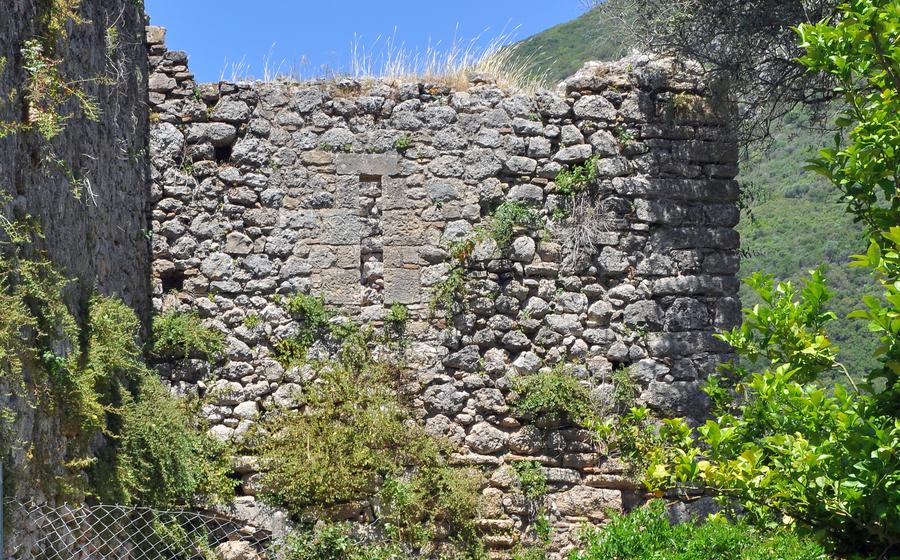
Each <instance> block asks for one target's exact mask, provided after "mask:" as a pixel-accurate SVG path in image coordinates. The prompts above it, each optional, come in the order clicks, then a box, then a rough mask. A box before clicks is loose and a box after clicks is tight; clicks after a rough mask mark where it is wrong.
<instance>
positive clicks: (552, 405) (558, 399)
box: [511, 362, 593, 424]
mask: <svg viewBox="0 0 900 560" xmlns="http://www.w3.org/2000/svg"><path fill="white" fill-rule="evenodd" d="M511 385H512V388H513V390H514V391H515V392H516V393H517V398H516V399H515V400H514V401H513V403H512V406H513V408H514V409H515V410H516V411H517V412H518V413H519V414H523V415H530V416H534V417H546V418H549V419H551V420H554V421H571V422H573V423H576V424H584V423H588V422H589V421H590V419H591V418H592V416H593V414H592V411H593V402H592V399H591V395H590V390H589V389H588V387H587V386H586V385H585V384H584V383H582V382H581V381H579V380H578V379H577V378H576V377H575V376H574V375H572V372H571V371H570V369H569V367H568V365H567V364H566V363H564V362H560V363H558V364H556V365H555V366H553V368H550V369H546V370H542V371H539V372H537V373H532V374H526V375H519V376H516V377H513V378H512V380H511Z"/></svg>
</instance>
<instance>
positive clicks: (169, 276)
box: [160, 270, 185, 294]
mask: <svg viewBox="0 0 900 560" xmlns="http://www.w3.org/2000/svg"><path fill="white" fill-rule="evenodd" d="M160 280H162V289H163V293H164V294H167V293H169V292H172V291H175V292H180V291H181V290H183V289H184V280H185V275H184V271H181V270H169V271H167V272H164V273H162V274H161V275H160Z"/></svg>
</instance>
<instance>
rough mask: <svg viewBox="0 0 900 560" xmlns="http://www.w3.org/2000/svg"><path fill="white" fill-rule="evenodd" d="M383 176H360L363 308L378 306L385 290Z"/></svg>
mask: <svg viewBox="0 0 900 560" xmlns="http://www.w3.org/2000/svg"><path fill="white" fill-rule="evenodd" d="M381 196H382V187H381V175H369V174H360V176H359V214H360V219H361V221H362V235H361V236H360V240H359V243H360V250H359V277H360V284H361V285H362V287H363V302H362V304H363V305H378V304H380V303H381V302H382V299H383V298H382V292H383V290H384V247H383V245H382V224H381V207H380V202H381Z"/></svg>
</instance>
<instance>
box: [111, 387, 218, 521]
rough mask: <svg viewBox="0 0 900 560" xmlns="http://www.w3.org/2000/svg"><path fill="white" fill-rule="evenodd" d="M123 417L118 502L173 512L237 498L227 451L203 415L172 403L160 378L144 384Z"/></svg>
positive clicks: (179, 402) (117, 470)
mask: <svg viewBox="0 0 900 560" xmlns="http://www.w3.org/2000/svg"><path fill="white" fill-rule="evenodd" d="M121 414H122V428H121V433H120V434H119V435H118V445H117V451H118V453H117V455H116V458H115V462H116V464H115V479H114V484H116V485H118V487H117V488H116V490H117V493H118V494H119V495H118V496H115V497H116V498H117V499H118V500H120V501H124V502H125V503H136V504H142V505H150V506H156V507H171V506H175V505H190V504H195V503H199V502H203V501H222V500H224V499H227V498H229V497H231V496H232V495H233V492H234V486H235V483H234V481H233V480H231V479H230V478H228V475H229V474H230V473H231V455H230V453H229V449H228V447H227V446H225V445H224V444H221V443H218V442H217V441H215V440H213V439H212V438H211V437H210V436H208V435H207V434H206V431H205V428H206V426H205V425H204V424H203V423H202V422H201V421H200V420H199V418H200V414H199V411H198V410H196V409H193V408H192V407H190V406H189V403H188V402H187V401H185V400H182V399H178V398H176V397H173V396H172V395H171V394H170V393H169V390H168V389H167V388H166V387H164V386H163V384H162V383H161V382H160V381H159V380H158V379H157V378H156V377H153V376H147V377H145V378H143V379H142V380H141V381H140V384H139V387H138V389H137V391H136V395H135V397H134V400H133V401H132V402H130V403H128V404H126V405H125V406H124V407H123V409H122V412H121ZM107 484H109V481H108V482H107ZM111 489H112V488H111V487H107V488H105V489H104V492H105V493H108V492H109V491H110V490H111Z"/></svg>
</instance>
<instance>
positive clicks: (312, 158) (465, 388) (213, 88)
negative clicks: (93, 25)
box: [148, 28, 739, 548]
mask: <svg viewBox="0 0 900 560" xmlns="http://www.w3.org/2000/svg"><path fill="white" fill-rule="evenodd" d="M148 32H149V38H150V49H151V50H150V55H151V56H150V62H151V67H152V74H151V76H150V90H151V93H150V96H151V97H150V101H151V111H152V112H153V115H152V117H151V118H152V120H153V121H154V122H155V124H153V126H152V132H151V155H152V164H153V232H154V237H153V255H154V261H153V282H154V305H155V307H156V309H157V310H159V311H162V310H168V309H179V310H181V311H197V312H199V313H200V314H201V316H202V317H204V318H205V320H206V321H207V323H208V324H210V325H212V326H215V327H216V328H218V329H221V330H222V331H223V332H225V333H227V354H228V356H227V361H226V362H225V363H224V364H223V365H221V366H217V367H213V368H211V369H210V367H209V366H208V365H206V364H204V363H202V362H199V361H190V360H188V361H186V362H185V363H182V364H180V365H178V366H177V367H173V368H170V369H168V370H165V373H166V375H168V376H169V377H170V379H171V380H172V382H173V383H175V384H176V385H179V386H180V387H181V389H183V390H193V389H195V388H196V387H198V386H199V387H200V388H201V389H202V390H204V391H206V392H207V393H208V394H210V395H214V398H215V399H217V402H215V404H214V405H211V406H209V407H207V409H206V413H207V414H208V417H209V419H210V420H211V421H212V422H213V424H214V428H213V431H214V433H215V434H217V435H218V436H219V437H221V438H223V439H231V438H237V439H240V438H241V437H242V434H244V433H245V432H246V430H247V429H248V427H249V426H250V425H251V424H252V423H253V422H254V421H255V420H256V419H257V418H258V417H259V415H261V414H265V412H266V411H267V410H271V409H272V408H273V407H275V406H291V405H293V404H294V403H293V399H292V396H293V395H294V394H295V393H296V392H297V391H299V390H300V389H301V384H302V377H303V375H304V371H303V370H302V368H294V369H292V370H289V371H284V369H283V368H282V366H281V365H279V363H278V362H277V361H276V360H275V359H274V358H273V344H274V343H275V342H277V341H278V340H282V339H284V338H285V337H287V336H289V335H290V334H291V333H292V332H294V331H295V330H296V328H297V325H296V324H295V323H293V322H292V320H291V318H290V317H289V316H288V314H287V313H286V312H285V311H284V310H283V309H282V307H281V306H280V305H279V304H278V303H277V301H276V294H283V295H290V294H293V293H297V292H307V293H311V294H314V295H321V296H322V297H324V298H325V300H326V301H327V302H328V303H329V304H330V305H332V306H333V307H334V308H337V309H340V310H341V312H342V313H345V314H347V315H351V316H354V317H356V318H357V319H358V320H359V321H361V322H367V323H372V322H374V323H375V324H378V322H379V321H381V320H383V319H384V317H385V314H386V312H387V310H388V308H389V306H391V305H392V304H395V303H400V304H404V305H406V306H407V307H408V309H409V312H410V316H411V320H410V324H409V325H408V327H407V331H406V333H407V334H406V336H407V338H408V339H409V341H410V345H409V347H408V349H407V352H406V354H407V355H406V359H407V362H408V363H409V364H410V366H411V369H412V372H413V373H414V375H415V378H416V383H417V390H416V395H417V397H416V400H415V402H416V405H417V406H418V407H419V408H420V411H421V415H422V419H423V421H424V423H425V425H426V427H427V429H428V430H429V431H431V432H432V433H435V434H440V435H443V436H446V437H448V438H449V439H450V440H452V441H453V442H455V443H457V444H458V445H459V446H460V454H459V457H458V459H459V461H460V462H463V463H468V464H473V465H478V466H480V467H482V468H483V470H484V472H485V473H486V475H487V477H488V478H489V479H490V484H489V485H488V486H487V487H486V488H485V489H484V491H483V493H484V497H485V504H486V506H485V512H484V515H485V521H484V522H483V526H484V527H485V528H486V529H487V530H488V532H489V533H491V536H490V537H489V538H488V542H489V544H490V545H491V546H492V547H495V548H504V547H509V546H511V545H512V544H514V542H515V540H516V533H517V532H518V531H519V530H521V528H522V524H523V523H524V519H525V518H526V517H527V515H528V511H527V505H526V501H525V498H524V497H523V496H522V495H521V493H520V492H519V491H518V490H517V489H516V484H515V477H514V476H513V475H512V473H511V468H510V464H511V463H512V462H513V461H515V460H519V459H526V458H529V459H533V460H537V461H539V462H540V463H541V464H543V465H544V466H545V467H546V468H545V473H546V474H547V476H548V478H549V481H550V484H551V489H552V492H551V494H550V496H549V498H548V504H549V511H550V513H551V518H552V521H553V524H554V528H555V535H556V536H555V538H557V539H559V540H560V543H561V544H564V542H565V541H564V538H565V535H567V534H568V531H567V529H568V528H571V527H574V526H576V525H577V524H579V523H581V522H583V521H585V520H590V521H600V520H602V519H603V517H604V516H605V515H606V512H608V511H609V510H610V509H613V510H615V509H621V508H622V507H623V505H627V504H628V503H629V502H633V501H634V500H636V499H637V494H636V488H635V487H634V486H633V485H632V484H631V483H630V482H629V481H628V480H627V479H626V478H625V477H624V476H622V474H623V473H622V465H621V464H620V463H619V462H618V461H617V460H616V459H615V458H614V457H604V456H601V455H600V454H598V452H597V449H596V448H595V446H593V445H592V444H591V443H590V441H589V438H588V437H587V434H586V433H585V432H584V431H583V430H580V429H578V428H576V427H573V426H568V425H564V424H563V425H560V424H558V423H556V424H554V423H552V422H546V421H544V420H545V419H537V421H536V422H526V421H525V420H526V419H523V418H521V417H519V416H517V415H516V414H515V413H514V412H513V411H512V410H511V408H510V404H509V399H510V379H511V377H512V376H514V375H516V374H524V373H532V372H536V371H538V370H540V369H541V368H544V367H549V366H552V365H553V364H554V363H556V362H558V361H560V360H567V361H572V362H574V363H575V364H576V365H575V366H574V368H573V370H572V371H573V375H577V376H578V377H579V378H581V379H583V380H584V382H585V383H588V384H590V386H591V387H592V390H593V391H595V392H596V394H598V395H602V394H604V393H609V392H610V391H611V390H612V380H611V377H612V372H613V371H614V370H615V369H618V368H623V367H628V374H629V376H630V377H631V379H632V380H633V381H634V383H635V384H636V385H637V387H638V389H639V392H640V395H639V397H638V399H637V400H638V402H639V403H646V404H647V405H649V406H650V407H651V408H652V409H653V410H655V411H656V412H657V413H659V414H677V415H686V416H689V417H693V418H699V417H702V416H703V415H704V414H705V411H706V402H705V400H704V397H703V396H702V393H701V392H700V391H699V384H700V382H701V381H702V380H703V379H704V378H705V377H706V376H707V375H709V374H710V373H711V372H712V371H713V370H714V368H715V367H716V365H717V364H718V363H719V362H720V361H721V360H722V359H723V358H725V357H726V352H727V349H726V347H725V346H723V345H722V344H721V343H719V342H717V341H716V340H714V339H713V337H712V333H713V332H714V330H715V329H720V328H729V327H731V326H733V325H734V324H735V323H736V321H737V320H738V318H739V303H738V301H737V299H736V297H737V291H738V282H737V280H736V277H735V274H736V272H737V269H738V243H739V241H738V235H737V233H736V232H735V230H734V229H733V227H734V226H735V224H736V223H737V221H738V209H737V207H736V200H737V196H738V187H737V184H736V182H735V181H734V177H735V175H736V173H737V167H736V160H737V148H736V145H735V143H734V141H733V139H731V137H730V136H729V134H728V131H727V128H726V126H725V119H726V118H727V117H726V116H722V115H721V114H720V112H719V111H717V110H716V107H717V104H716V103H714V102H713V101H714V95H713V94H714V92H710V91H708V90H707V89H706V88H705V87H704V86H703V85H702V84H701V83H700V82H698V80H696V79H693V78H691V77H690V73H689V72H685V71H683V70H682V69H678V68H675V67H674V66H673V64H672V63H671V62H666V61H662V62H660V61H651V60H649V59H647V58H643V57H633V58H630V59H628V60H625V61H622V62H619V63H614V64H600V63H590V64H588V65H586V66H585V67H584V68H583V69H582V70H581V71H580V72H579V73H578V74H577V75H576V76H574V77H573V78H571V79H569V80H567V81H566V82H564V83H563V84H562V85H561V86H560V90H559V91H558V92H551V91H539V92H537V93H535V94H524V93H514V92H510V91H506V90H504V89H501V88H499V87H497V86H496V85H495V84H494V83H492V82H491V80H489V79H488V78H486V77H483V76H473V77H472V81H471V83H469V84H468V85H467V86H466V87H462V88H458V89H451V88H450V87H448V86H447V85H444V84H441V83H393V82H389V81H372V82H359V81H354V80H342V81H322V82H310V83H289V82H273V83H260V82H256V83H218V84H202V85H201V84H196V83H195V82H194V80H193V77H192V75H191V74H190V72H189V70H188V68H187V57H186V55H185V54H184V53H181V52H170V51H167V50H166V49H165V46H164V44H163V36H164V31H163V30H162V29H159V28H149V31H148ZM593 156H596V157H597V158H598V170H599V178H598V181H597V184H596V185H594V186H592V187H591V188H590V194H589V195H585V198H584V200H586V201H587V202H588V203H589V204H590V205H591V207H592V208H594V209H595V211H596V216H597V220H601V221H602V227H601V228H600V231H596V228H595V231H594V235H593V243H592V246H591V247H590V248H589V249H590V250H589V252H588V253H587V254H585V255H582V256H581V257H579V258H567V255H569V254H571V250H572V247H571V242H572V239H573V236H572V231H573V230H571V229H568V230H567V229H566V227H565V225H564V224H561V223H560V220H559V219H554V215H555V213H554V210H555V209H556V208H558V207H560V206H561V205H562V204H563V203H564V201H563V199H562V197H561V196H560V195H559V194H558V193H557V192H556V185H555V184H554V179H555V178H556V176H557V174H558V173H559V172H560V171H561V170H564V169H567V168H571V167H572V166H575V165H579V164H582V163H583V162H585V161H586V160H588V159H589V158H591V157H593ZM503 201H520V202H522V203H526V204H529V205H531V206H532V207H533V208H535V209H537V210H538V211H539V212H540V214H541V216H542V220H543V223H544V227H542V228H537V230H538V231H524V230H523V231H519V232H518V233H517V236H516V238H515V239H514V240H513V242H512V244H511V247H510V248H509V249H508V250H504V251H501V250H498V249H497V247H496V246H492V245H491V243H490V242H484V241H482V242H479V243H478V244H476V246H475V248H474V254H473V256H472V262H473V265H472V266H471V269H472V270H471V271H470V272H469V274H468V278H469V288H470V291H471V297H470V298H469V302H468V304H469V305H468V310H467V311H465V312H463V313H460V314H457V315H455V316H447V314H445V313H440V312H438V313H437V314H436V315H435V316H432V313H431V312H430V310H429V301H430V300H431V298H432V295H433V290H434V287H435V286H436V285H438V284H439V283H440V282H441V281H442V280H443V279H444V278H445V277H446V275H447V274H448V271H449V270H450V267H451V260H452V258H451V256H450V255H449V254H448V248H449V246H450V245H451V244H452V243H453V242H457V241H460V240H463V239H466V238H467V237H469V236H470V235H471V234H472V232H473V230H475V229H476V228H478V227H479V224H481V223H483V222H484V221H485V220H486V218H487V217H488V216H489V215H490V212H491V211H492V210H493V209H494V208H496V207H497V206H498V205H499V204H500V203H501V202H503ZM248 317H259V318H260V319H261V321H259V322H258V323H259V324H258V325H257V324H251V323H250V322H248V321H247V318H248ZM253 323H256V322H255V321H254V322H253ZM242 472H244V484H243V485H242V487H241V488H242V491H243V492H244V493H245V494H246V495H247V496H245V497H243V498H240V500H243V502H244V503H245V504H247V503H251V504H252V503H253V497H252V496H253V494H254V493H255V492H256V488H255V486H254V481H255V477H256V475H255V474H254V473H253V472H252V470H249V469H248V470H244V471H242ZM367 507H368V505H367V504H360V505H359V506H358V508H357V509H355V510H353V511H352V512H350V514H349V516H351V517H353V516H357V517H360V518H365V516H366V515H368V513H367Z"/></svg>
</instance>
